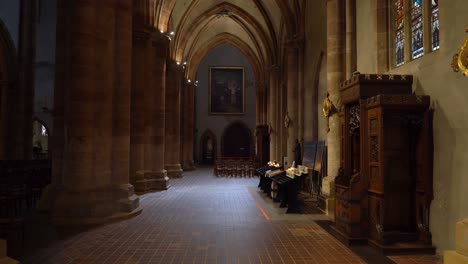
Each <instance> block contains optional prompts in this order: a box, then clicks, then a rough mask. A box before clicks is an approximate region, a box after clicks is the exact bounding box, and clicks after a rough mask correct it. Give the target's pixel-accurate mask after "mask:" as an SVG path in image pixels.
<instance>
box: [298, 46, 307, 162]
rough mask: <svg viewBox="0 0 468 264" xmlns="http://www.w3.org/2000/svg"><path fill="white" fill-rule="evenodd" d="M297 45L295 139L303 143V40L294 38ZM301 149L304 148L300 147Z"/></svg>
mask: <svg viewBox="0 0 468 264" xmlns="http://www.w3.org/2000/svg"><path fill="white" fill-rule="evenodd" d="M296 45H297V139H298V140H299V142H300V143H301V146H302V145H303V143H304V104H305V100H304V99H305V93H304V56H305V55H304V41H303V38H301V39H298V40H296ZM301 149H302V150H303V149H304V148H301ZM301 155H302V153H301Z"/></svg>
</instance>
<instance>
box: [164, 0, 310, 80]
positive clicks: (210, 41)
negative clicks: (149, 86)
mask: <svg viewBox="0 0 468 264" xmlns="http://www.w3.org/2000/svg"><path fill="white" fill-rule="evenodd" d="M155 4H156V5H157V7H156V12H157V17H156V19H155V24H156V26H157V27H158V29H159V30H161V31H162V32H165V33H167V34H170V33H171V32H174V34H173V35H170V37H171V57H172V58H173V59H174V60H176V61H178V62H181V63H182V62H187V68H188V70H187V71H186V73H187V77H189V78H190V77H193V76H195V74H196V70H197V68H198V64H199V63H200V61H201V59H203V57H204V56H205V55H206V53H208V52H209V51H210V50H211V49H213V48H215V47H216V46H218V45H221V44H225V43H229V44H231V45H233V46H235V47H237V48H238V49H240V50H241V51H242V52H243V54H244V55H245V56H246V57H247V58H248V59H249V60H250V62H251V63H252V65H253V67H254V70H255V71H256V75H257V77H260V76H261V75H262V74H263V70H262V67H268V66H271V65H273V64H276V63H277V60H278V55H279V53H278V50H279V48H278V47H279V45H280V44H281V39H282V37H283V36H285V37H291V36H294V35H296V34H300V32H301V31H302V25H301V23H300V22H299V21H301V19H299V18H301V17H303V14H302V11H301V10H303V8H302V7H303V6H304V4H305V0H156V2H155Z"/></svg>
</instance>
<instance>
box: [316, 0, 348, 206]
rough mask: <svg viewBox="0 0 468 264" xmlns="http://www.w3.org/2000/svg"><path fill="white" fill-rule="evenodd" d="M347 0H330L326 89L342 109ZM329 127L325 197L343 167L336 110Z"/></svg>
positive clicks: (331, 98)
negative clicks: (341, 91) (341, 88)
mask: <svg viewBox="0 0 468 264" xmlns="http://www.w3.org/2000/svg"><path fill="white" fill-rule="evenodd" d="M343 19H344V2H343V1H342V0H329V1H328V2H327V36H328V37H327V92H328V93H329V94H330V100H331V101H332V102H333V104H334V105H335V106H336V107H337V109H340V107H341V99H340V91H339V87H340V83H341V82H342V81H343V77H344V72H343V71H344V69H343V57H344V56H343V55H344V54H343V53H344V47H345V32H344V29H345V27H344V24H343V23H344V21H343ZM328 121H329V126H330V131H329V132H328V134H327V146H328V163H327V164H328V172H327V177H325V178H324V179H323V181H322V193H323V195H324V196H325V197H333V196H334V189H333V183H334V179H335V177H336V176H337V174H338V169H339V167H340V155H341V145H340V133H341V132H340V120H339V117H338V115H337V114H334V115H332V116H330V117H329V120H328ZM329 201H330V204H329V205H328V203H327V209H326V210H327V213H329V214H332V213H333V211H334V207H333V202H332V201H333V200H329Z"/></svg>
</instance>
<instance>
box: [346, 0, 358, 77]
mask: <svg viewBox="0 0 468 264" xmlns="http://www.w3.org/2000/svg"><path fill="white" fill-rule="evenodd" d="M356 54H357V52H356V0H346V79H350V78H351V75H352V74H353V72H355V71H356V67H357V56H356Z"/></svg>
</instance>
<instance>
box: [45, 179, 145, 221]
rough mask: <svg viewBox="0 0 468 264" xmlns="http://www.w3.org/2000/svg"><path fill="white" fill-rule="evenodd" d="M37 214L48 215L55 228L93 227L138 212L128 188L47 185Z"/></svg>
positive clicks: (136, 204) (123, 186) (133, 194)
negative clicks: (43, 213)
mask: <svg viewBox="0 0 468 264" xmlns="http://www.w3.org/2000/svg"><path fill="white" fill-rule="evenodd" d="M38 210H39V211H43V212H47V213H49V214H50V218H51V222H52V223H53V224H55V225H97V224H103V223H106V222H111V221H115V220H118V219H124V218H129V217H132V216H135V215H138V214H140V213H141V211H142V208H141V207H140V198H139V197H138V196H137V195H136V194H135V193H134V189H133V186H132V185H131V184H124V185H108V186H105V187H99V188H95V189H87V190H73V189H69V188H66V187H65V186H57V185H49V186H47V187H46V188H45V190H44V192H43V194H42V197H41V199H40V201H39V203H38Z"/></svg>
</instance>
